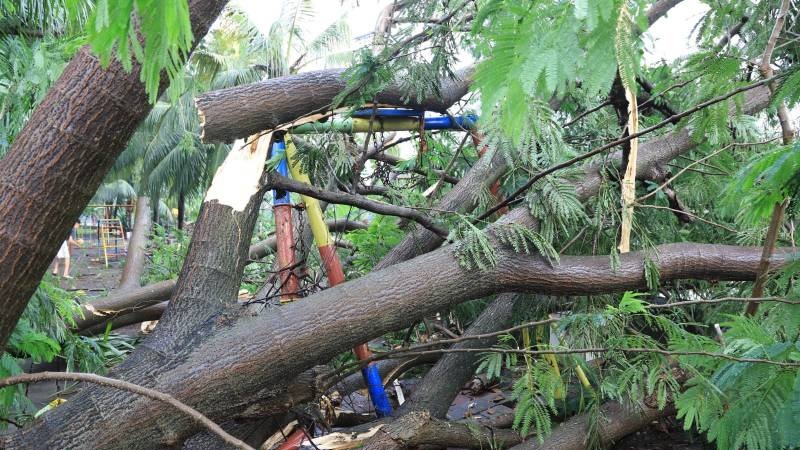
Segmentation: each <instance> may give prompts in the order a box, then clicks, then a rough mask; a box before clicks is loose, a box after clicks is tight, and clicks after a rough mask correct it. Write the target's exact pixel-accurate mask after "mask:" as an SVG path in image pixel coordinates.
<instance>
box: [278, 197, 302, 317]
mask: <svg viewBox="0 0 800 450" xmlns="http://www.w3.org/2000/svg"><path fill="white" fill-rule="evenodd" d="M273 214H274V215H275V238H276V241H277V244H278V245H277V259H278V270H279V271H280V272H279V273H278V277H279V279H280V282H281V301H282V302H288V301H292V300H294V299H296V298H297V296H298V291H299V290H300V283H299V281H298V279H297V275H295V272H294V268H295V267H294V266H295V261H294V233H293V229H292V228H293V224H292V205H290V204H278V205H275V206H274V207H273Z"/></svg>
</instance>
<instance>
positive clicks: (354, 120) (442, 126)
mask: <svg viewBox="0 0 800 450" xmlns="http://www.w3.org/2000/svg"><path fill="white" fill-rule="evenodd" d="M420 118H421V116H400V115H396V116H395V115H389V116H380V115H376V116H375V117H374V120H372V131H373V132H384V131H417V130H419V129H420V126H419V122H420ZM370 120H371V119H370V117H355V116H354V117H351V118H335V119H329V120H327V121H325V122H312V123H306V124H303V125H298V126H296V127H294V128H292V129H291V132H292V133H293V134H315V133H327V132H336V133H348V134H349V133H367V132H369V130H370V126H369V122H370ZM422 120H423V121H424V123H425V129H426V130H455V131H462V130H471V129H473V128H475V123H476V122H477V121H478V116H475V115H473V114H467V115H464V116H456V117H452V118H451V117H450V116H432V117H425V118H423V119H422Z"/></svg>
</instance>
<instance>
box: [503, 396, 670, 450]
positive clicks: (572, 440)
mask: <svg viewBox="0 0 800 450" xmlns="http://www.w3.org/2000/svg"><path fill="white" fill-rule="evenodd" d="M600 411H601V418H600V423H599V427H598V428H599V430H598V433H599V438H600V445H601V446H603V447H605V446H608V445H611V444H612V443H614V442H615V441H617V440H619V439H621V438H623V437H625V436H627V435H628V434H630V433H633V432H634V431H636V430H639V429H641V428H643V427H645V426H646V425H648V424H649V423H651V422H652V421H654V420H656V419H658V418H659V417H663V416H664V415H665V414H666V411H659V410H658V409H655V408H650V407H648V406H645V405H641V406H639V407H626V406H622V405H620V404H619V403H616V402H609V403H605V404H604V405H603V406H601V407H600ZM590 420H591V418H590V417H589V414H580V415H577V416H575V417H572V418H570V419H569V420H567V421H566V422H564V423H563V424H561V425H559V426H558V427H556V428H555V429H554V430H553V432H552V433H551V434H550V435H549V436H547V437H545V439H544V442H543V443H541V444H539V442H538V441H537V440H536V438H532V439H530V440H528V441H526V442H523V443H522V444H519V445H516V446H514V447H512V448H511V450H585V449H586V448H588V447H589V442H588V441H587V437H588V436H587V432H588V425H589V423H590V422H589V421H590Z"/></svg>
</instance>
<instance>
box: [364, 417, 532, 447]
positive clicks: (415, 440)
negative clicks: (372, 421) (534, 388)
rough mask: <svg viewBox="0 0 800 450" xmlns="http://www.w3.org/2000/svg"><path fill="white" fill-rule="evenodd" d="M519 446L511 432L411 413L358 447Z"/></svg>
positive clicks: (520, 439) (384, 427) (519, 440)
mask: <svg viewBox="0 0 800 450" xmlns="http://www.w3.org/2000/svg"><path fill="white" fill-rule="evenodd" d="M521 442H522V438H521V437H520V435H519V433H517V432H515V431H512V430H502V429H491V428H487V427H485V426H482V425H478V424H470V423H467V422H449V421H445V420H441V419H437V418H436V417H432V416H431V415H430V414H429V413H428V412H426V411H413V412H410V413H408V414H406V415H405V416H403V418H402V419H400V420H397V421H395V422H393V423H390V424H387V425H384V426H383V427H381V429H380V430H378V433H376V434H375V435H374V436H372V437H371V438H370V439H369V440H368V441H367V443H366V445H364V447H362V448H363V449H364V450H387V449H405V448H417V447H419V446H428V445H431V446H435V447H437V448H438V447H445V448H450V447H457V448H475V449H487V448H492V449H494V448H507V447H510V446H512V445H514V444H518V443H521Z"/></svg>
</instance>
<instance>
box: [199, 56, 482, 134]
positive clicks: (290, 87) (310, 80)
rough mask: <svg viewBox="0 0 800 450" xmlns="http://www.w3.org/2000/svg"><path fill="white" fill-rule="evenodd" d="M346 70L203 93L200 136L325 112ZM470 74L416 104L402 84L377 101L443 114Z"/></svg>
mask: <svg viewBox="0 0 800 450" xmlns="http://www.w3.org/2000/svg"><path fill="white" fill-rule="evenodd" d="M343 71H344V69H329V70H319V71H315V72H305V73H301V74H297V75H289V76H286V77H281V78H272V79H269V80H264V81H259V82H257V83H252V84H248V85H245V86H237V87H233V88H228V89H223V90H219V91H214V92H208V93H205V94H202V95H200V96H199V97H197V99H196V100H195V102H196V104H197V110H198V112H199V114H200V123H201V125H202V136H201V137H202V138H203V141H205V142H219V141H223V142H231V141H233V140H234V139H238V138H244V137H247V136H250V135H251V134H253V133H258V132H261V131H263V130H271V129H273V128H275V127H277V126H279V125H282V124H286V123H289V122H292V121H294V120H296V119H297V118H299V117H302V116H305V115H307V114H310V113H314V112H322V111H327V110H329V109H330V106H331V101H332V100H333V99H334V97H336V96H337V95H338V94H339V93H340V92H343V91H344V90H345V89H346V87H347V83H346V81H345V80H344V79H342V72H343ZM469 75H470V72H468V71H465V72H462V73H460V74H459V79H457V80H443V81H442V85H441V97H434V96H432V97H428V98H425V99H422V101H420V102H417V101H416V99H415V98H413V97H412V98H411V99H405V97H406V95H407V92H406V91H405V90H403V89H402V88H401V87H400V86H390V87H389V88H387V89H385V90H384V91H382V92H380V93H378V95H377V96H376V97H375V100H376V101H377V102H378V103H380V104H387V105H398V106H407V107H411V108H421V109H425V110H429V111H440V112H444V111H445V110H447V108H449V107H450V106H451V105H452V104H453V103H455V102H456V101H458V100H459V99H460V98H461V97H463V96H464V95H465V94H466V93H467V88H468V87H469Z"/></svg>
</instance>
